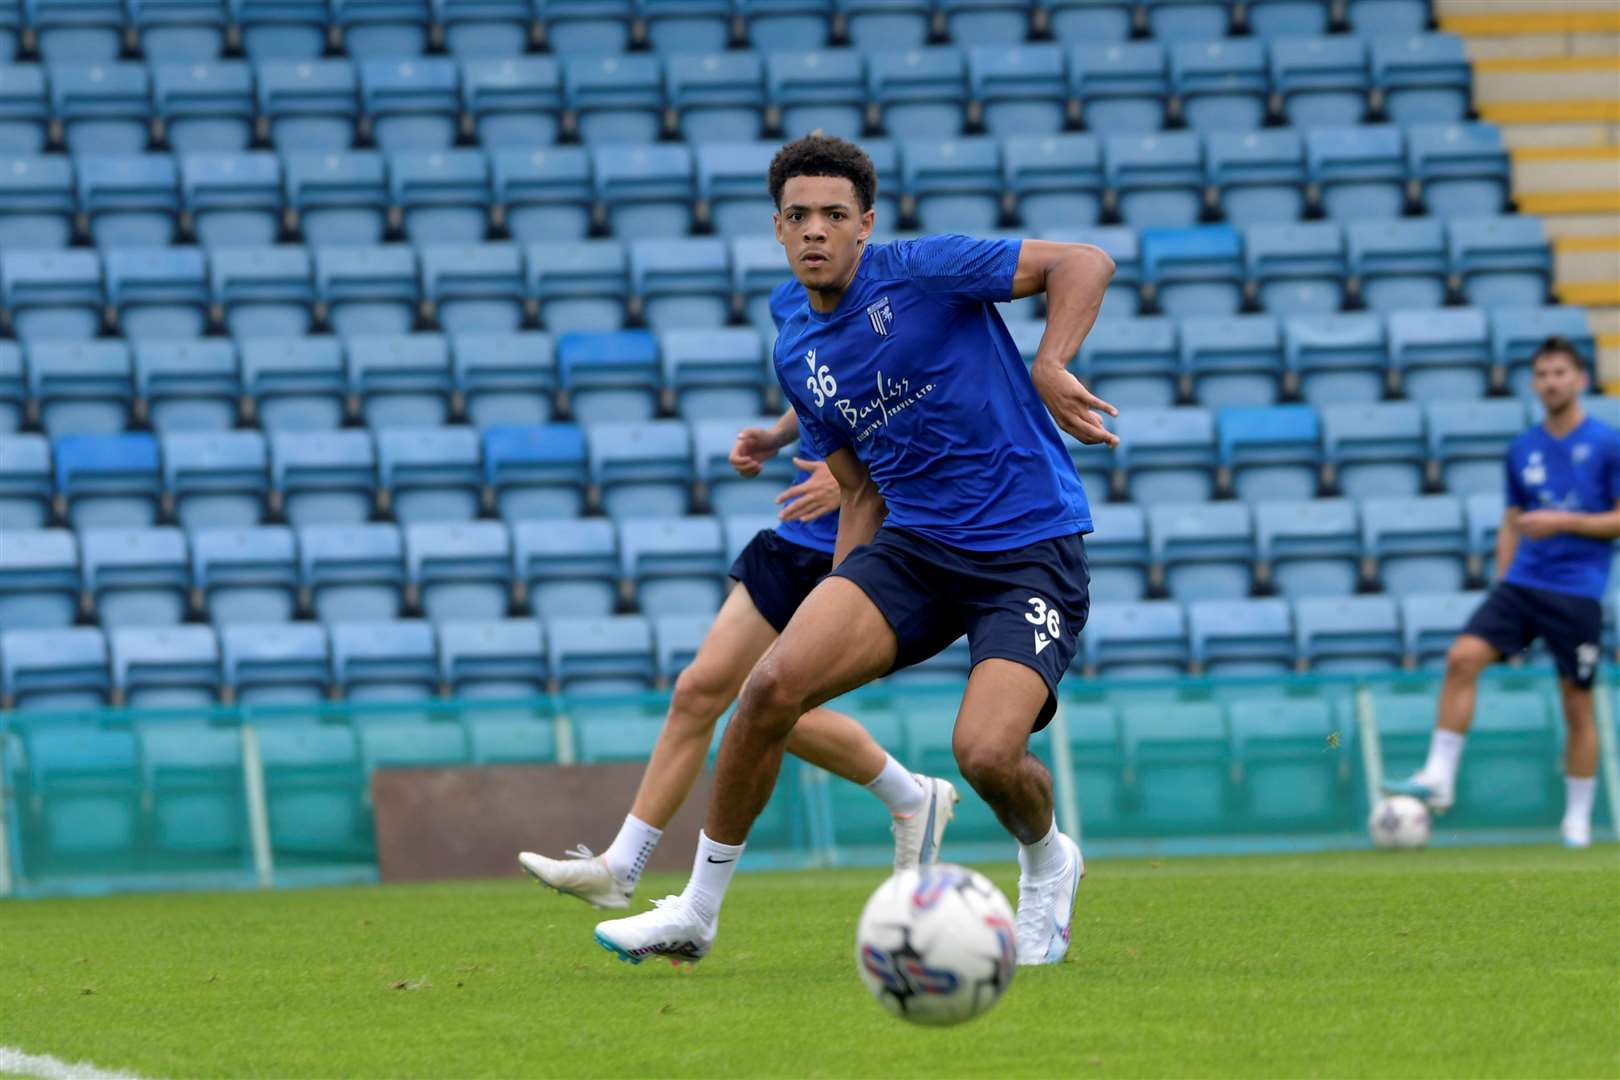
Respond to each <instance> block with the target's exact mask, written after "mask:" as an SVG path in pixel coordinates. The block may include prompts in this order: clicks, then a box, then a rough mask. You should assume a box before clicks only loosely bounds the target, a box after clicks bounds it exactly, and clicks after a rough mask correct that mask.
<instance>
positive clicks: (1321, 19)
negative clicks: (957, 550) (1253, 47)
mask: <svg viewBox="0 0 1620 1080" xmlns="http://www.w3.org/2000/svg"><path fill="white" fill-rule="evenodd" d="M1332 7H1333V5H1332V3H1331V0H1248V2H1247V3H1246V4H1244V10H1243V14H1244V17H1245V18H1246V19H1247V20H1248V23H1249V29H1250V30H1251V31H1253V33H1254V34H1255V36H1256V37H1260V38H1264V39H1265V40H1266V41H1267V42H1268V44H1271V45H1275V44H1276V42H1277V40H1278V39H1283V40H1288V39H1298V38H1319V37H1322V36H1324V35H1326V34H1327V31H1328V17H1329V15H1330V14H1331V13H1332Z"/></svg>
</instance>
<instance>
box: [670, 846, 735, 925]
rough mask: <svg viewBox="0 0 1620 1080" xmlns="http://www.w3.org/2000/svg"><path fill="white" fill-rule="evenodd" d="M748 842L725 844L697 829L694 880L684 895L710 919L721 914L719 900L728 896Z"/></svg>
mask: <svg viewBox="0 0 1620 1080" xmlns="http://www.w3.org/2000/svg"><path fill="white" fill-rule="evenodd" d="M745 846H747V845H745V844H722V843H718V842H717V841H714V840H710V839H709V836H708V834H707V833H704V832H699V833H698V846H697V855H696V856H695V857H694V858H693V860H692V880H690V881H688V882H687V883H686V889H685V891H684V892H682V893H681V896H682V897H684V898H685V899H686V901H687V902H688V903H690V904H691V905H692V906H693V907H694V908H696V909H697V913H698V914H699V915H701V916H703V918H704V919H705V920H707V921H708V922H713V921H714V920H715V919H716V918H718V917H719V915H720V904H721V902H722V901H724V900H725V898H726V888H727V886H729V885H730V884H731V875H732V874H734V873H736V872H737V862H738V860H739V859H741V858H742V853H743V848H744V847H745Z"/></svg>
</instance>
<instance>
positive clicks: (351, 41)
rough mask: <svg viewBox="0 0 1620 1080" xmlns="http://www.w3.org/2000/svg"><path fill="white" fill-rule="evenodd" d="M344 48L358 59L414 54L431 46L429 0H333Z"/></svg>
mask: <svg viewBox="0 0 1620 1080" xmlns="http://www.w3.org/2000/svg"><path fill="white" fill-rule="evenodd" d="M331 4H332V21H333V22H334V23H336V24H337V25H338V26H339V27H340V28H341V29H342V31H343V48H344V50H345V51H346V52H347V53H348V54H349V55H350V56H352V57H354V58H355V59H357V60H369V59H371V58H373V57H378V56H414V55H416V54H418V53H421V52H422V51H423V50H424V49H425V48H426V47H427V33H428V18H429V15H428V0H331Z"/></svg>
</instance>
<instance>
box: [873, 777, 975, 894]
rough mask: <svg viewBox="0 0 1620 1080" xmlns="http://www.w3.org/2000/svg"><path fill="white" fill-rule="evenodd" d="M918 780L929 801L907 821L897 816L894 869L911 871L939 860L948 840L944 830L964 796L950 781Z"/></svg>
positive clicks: (928, 778) (896, 870) (892, 829)
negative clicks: (940, 852) (958, 802)
mask: <svg viewBox="0 0 1620 1080" xmlns="http://www.w3.org/2000/svg"><path fill="white" fill-rule="evenodd" d="M913 775H914V776H916V777H917V783H919V784H921V785H922V788H923V792H924V793H925V794H926V796H927V799H926V800H925V801H924V803H923V805H922V806H920V807H918V808H917V810H916V811H915V812H913V813H912V814H910V815H909V816H907V817H900V816H899V815H898V814H897V815H895V818H894V823H893V824H892V825H890V826H889V828H890V830H891V831H892V832H893V833H894V869H895V873H899V872H900V871H901V870H911V869H914V868H916V867H918V866H928V865H930V864H932V863H934V862H937V861H938V860H939V847H940V844H941V843H943V842H944V840H945V827H946V826H947V825H949V824H950V823H951V818H953V817H955V816H956V803H957V800H958V799H960V798H961V796H959V795H957V794H956V787H955V786H954V785H953V784H952V783H951V782H950V781H949V780H942V779H940V778H939V777H937V776H922V775H920V774H915V773H914V774H913Z"/></svg>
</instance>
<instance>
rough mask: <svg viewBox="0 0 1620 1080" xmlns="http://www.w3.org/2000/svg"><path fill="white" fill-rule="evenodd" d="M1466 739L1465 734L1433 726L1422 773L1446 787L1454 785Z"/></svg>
mask: <svg viewBox="0 0 1620 1080" xmlns="http://www.w3.org/2000/svg"><path fill="white" fill-rule="evenodd" d="M1467 741H1468V736H1466V735H1459V734H1457V733H1456V732H1455V731H1447V730H1446V729H1445V728H1435V729H1434V734H1433V735H1432V736H1431V737H1430V738H1429V758H1428V760H1427V761H1425V762H1424V763H1423V771H1422V775H1423V776H1424V777H1425V778H1427V779H1429V780H1437V781H1439V782H1440V783H1443V784H1445V785H1446V786H1447V787H1456V786H1457V763H1458V762H1459V761H1461V760H1462V752H1463V743H1465V742H1467Z"/></svg>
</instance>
